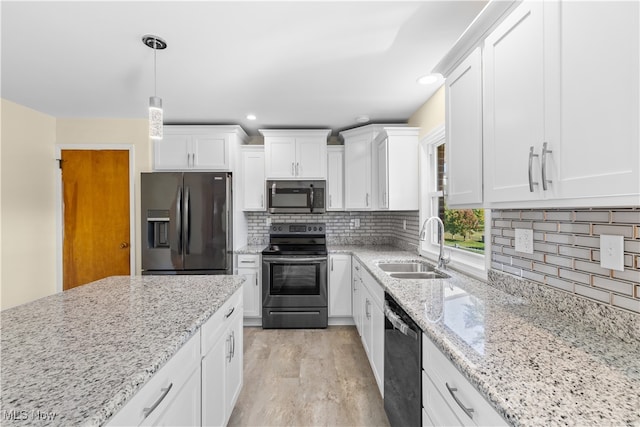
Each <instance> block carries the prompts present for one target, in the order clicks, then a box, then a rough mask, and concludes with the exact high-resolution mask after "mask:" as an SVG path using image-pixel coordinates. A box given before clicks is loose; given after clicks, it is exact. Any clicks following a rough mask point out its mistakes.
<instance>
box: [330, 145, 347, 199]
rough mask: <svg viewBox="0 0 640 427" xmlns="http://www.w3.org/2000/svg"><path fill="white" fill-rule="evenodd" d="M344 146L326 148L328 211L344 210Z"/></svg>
mask: <svg viewBox="0 0 640 427" xmlns="http://www.w3.org/2000/svg"><path fill="white" fill-rule="evenodd" d="M344 168H345V165H344V145H329V146H327V200H326V206H327V210H328V211H342V210H344Z"/></svg>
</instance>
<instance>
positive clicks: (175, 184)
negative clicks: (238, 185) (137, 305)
mask: <svg viewBox="0 0 640 427" xmlns="http://www.w3.org/2000/svg"><path fill="white" fill-rule="evenodd" d="M140 192H141V205H142V206H141V213H142V214H141V216H142V274H146V275H148V274H233V254H232V236H231V234H232V230H233V227H232V224H231V221H232V220H231V215H230V214H231V209H232V206H231V200H232V197H231V174H229V173H215V172H149V173H142V174H141V191H140Z"/></svg>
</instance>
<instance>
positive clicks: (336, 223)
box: [246, 211, 420, 251]
mask: <svg viewBox="0 0 640 427" xmlns="http://www.w3.org/2000/svg"><path fill="white" fill-rule="evenodd" d="M246 214H247V222H248V242H247V243H248V244H250V245H261V244H266V243H268V242H269V227H268V226H267V218H270V219H271V221H272V222H273V223H278V222H300V223H302V222H323V223H325V224H326V226H327V243H329V244H332V245H391V246H396V247H398V248H400V249H403V250H409V251H417V248H418V233H419V231H420V230H419V229H418V227H419V225H418V222H419V219H418V212H417V211H402V212H327V213H326V214H323V215H269V214H267V213H264V212H247V213H246ZM356 220H357V221H359V223H360V224H359V226H358V225H357V221H356ZM405 223H406V229H405Z"/></svg>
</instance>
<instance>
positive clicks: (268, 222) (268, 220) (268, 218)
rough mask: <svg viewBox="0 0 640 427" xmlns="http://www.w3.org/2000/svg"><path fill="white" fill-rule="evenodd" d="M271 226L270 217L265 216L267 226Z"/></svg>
mask: <svg viewBox="0 0 640 427" xmlns="http://www.w3.org/2000/svg"><path fill="white" fill-rule="evenodd" d="M269 226H271V217H270V216H268V217H267V227H269Z"/></svg>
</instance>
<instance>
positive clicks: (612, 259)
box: [600, 234, 624, 271]
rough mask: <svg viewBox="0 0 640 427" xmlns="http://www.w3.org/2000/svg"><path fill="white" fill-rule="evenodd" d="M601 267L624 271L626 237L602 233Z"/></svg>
mask: <svg viewBox="0 0 640 427" xmlns="http://www.w3.org/2000/svg"><path fill="white" fill-rule="evenodd" d="M600 267H602V268H608V269H610V270H617V271H624V237H623V236H608V235H606V234H601V235H600Z"/></svg>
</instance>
